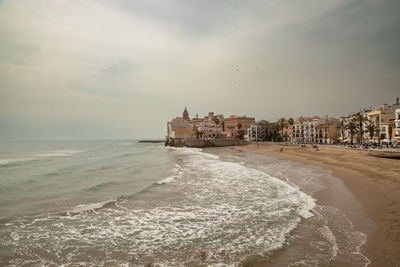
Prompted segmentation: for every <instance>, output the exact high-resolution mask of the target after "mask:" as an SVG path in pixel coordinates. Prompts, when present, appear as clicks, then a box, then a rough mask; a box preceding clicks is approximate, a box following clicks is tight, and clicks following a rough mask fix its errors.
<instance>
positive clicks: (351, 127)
mask: <svg viewBox="0 0 400 267" xmlns="http://www.w3.org/2000/svg"><path fill="white" fill-rule="evenodd" d="M346 129H347V130H349V131H350V139H351V145H353V136H354V133H355V132H356V130H357V125H356V123H355V122H354V121H350V122H349V123H347V125H346Z"/></svg>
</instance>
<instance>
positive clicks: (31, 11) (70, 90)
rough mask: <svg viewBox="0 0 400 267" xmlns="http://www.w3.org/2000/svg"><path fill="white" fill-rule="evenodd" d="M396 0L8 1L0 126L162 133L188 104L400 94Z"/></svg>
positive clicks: (269, 113)
mask: <svg viewBox="0 0 400 267" xmlns="http://www.w3.org/2000/svg"><path fill="white" fill-rule="evenodd" d="M399 6H400V4H399V3H398V1H389V0H384V1H379V2H376V1H372V0H365V1H358V0H352V1H344V0H335V1H311V0H307V1H252V2H251V3H249V2H243V1H236V0H232V1H219V0H218V1H215V0H214V1H211V0H206V1H184V0H171V1H167V2H166V1H158V0H149V1H127V0H115V1H106V0H98V1H90V0H89V1H84V2H76V1H68V0H63V1H50V0H37V1H34V2H32V1H3V2H1V3H0V36H2V38H1V39H0V138H12V137H14V136H17V135H18V138H61V137H62V138H131V137H135V138H140V137H162V136H164V133H165V122H166V121H167V120H168V119H170V118H171V117H173V116H176V115H180V113H181V110H182V109H183V107H184V106H185V105H186V106H187V107H188V109H189V111H190V112H191V113H192V114H195V113H199V115H202V114H205V113H206V112H208V111H210V110H214V111H215V112H217V113H224V114H225V115H229V114H247V115H253V116H256V117H257V119H264V118H265V119H270V120H273V119H277V118H280V117H282V116H285V117H288V116H293V117H295V116H297V115H307V114H309V115H312V114H320V115H324V114H343V113H346V112H352V111H353V110H354V109H356V108H359V107H361V106H365V105H379V104H380V103H381V102H388V101H392V99H394V98H395V97H396V95H395V94H396V93H397V92H398V84H399V79H400V78H399V77H400V75H399V67H400V66H399V62H400V58H399V53H400V52H399V50H398V47H399V44H400V41H399V40H400V39H399V38H400V37H398V34H397V29H398V27H399V24H400V21H399V20H400V19H399V16H398V14H399V10H400V8H399ZM237 69H239V71H236V70H237ZM41 129H43V130H41ZM77 129H80V130H79V131H77Z"/></svg>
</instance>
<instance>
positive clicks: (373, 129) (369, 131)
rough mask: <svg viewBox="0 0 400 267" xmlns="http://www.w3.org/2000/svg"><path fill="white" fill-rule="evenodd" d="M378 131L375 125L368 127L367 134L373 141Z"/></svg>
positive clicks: (371, 124)
mask: <svg viewBox="0 0 400 267" xmlns="http://www.w3.org/2000/svg"><path fill="white" fill-rule="evenodd" d="M375 131H376V127H375V125H374V124H373V123H370V124H368V125H367V132H368V133H369V139H371V140H372V138H374V133H375Z"/></svg>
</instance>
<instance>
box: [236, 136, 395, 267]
mask: <svg viewBox="0 0 400 267" xmlns="http://www.w3.org/2000/svg"><path fill="white" fill-rule="evenodd" d="M281 148H283V150H282V151H281ZM235 149H237V150H240V151H243V152H249V153H255V154H265V155H272V156H278V157H280V158H282V159H286V160H292V161H299V162H302V163H305V164H310V165H315V166H320V167H322V168H324V169H327V170H331V171H332V175H333V176H335V177H337V178H339V179H341V180H342V181H343V182H344V184H345V185H346V186H347V187H348V189H350V191H351V192H352V193H353V194H354V195H355V197H356V198H357V199H358V200H359V201H360V202H361V204H362V206H363V208H364V210H365V213H366V216H367V217H368V218H369V219H371V220H372V221H373V223H371V220H369V219H367V218H365V217H363V216H361V215H360V212H359V211H356V210H352V209H351V208H349V207H352V205H351V204H350V203H346V201H348V200H347V199H342V198H341V192H335V190H334V188H328V189H327V190H325V191H323V192H321V193H320V194H318V195H317V196H316V197H317V202H318V203H320V204H324V205H331V206H334V207H337V208H339V209H342V210H343V211H344V213H345V214H346V215H347V216H348V217H349V218H350V219H351V221H352V222H353V224H354V227H355V228H357V229H359V230H360V231H362V232H364V233H366V234H367V235H368V241H367V244H366V245H364V247H363V248H362V251H363V253H364V254H365V255H366V256H367V257H368V258H369V259H370V260H371V266H400V160H397V159H387V158H377V157H371V156H368V155H366V153H365V152H364V151H362V150H355V149H348V148H344V147H343V148H340V147H332V146H318V150H316V149H314V148H312V147H311V146H310V145H306V146H304V145H303V146H302V145H279V144H276V143H258V144H250V145H247V146H241V147H235Z"/></svg>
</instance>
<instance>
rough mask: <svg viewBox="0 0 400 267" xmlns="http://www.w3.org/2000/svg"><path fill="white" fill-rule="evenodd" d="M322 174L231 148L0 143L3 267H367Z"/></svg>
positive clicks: (356, 235)
mask: <svg viewBox="0 0 400 267" xmlns="http://www.w3.org/2000/svg"><path fill="white" fill-rule="evenodd" d="M329 176H330V173H328V172H326V171H324V170H322V169H320V168H317V167H311V166H304V165H300V164H298V163H294V162H290V161H285V160H281V159H278V158H275V157H269V156H262V155H255V154H250V153H244V152H243V151H240V150H237V149H236V150H234V149H231V148H207V149H196V148H173V147H165V146H164V145H163V144H154V143H139V142H138V141H137V140H111V141H2V142H0V266H331V265H341V266H367V265H368V264H369V263H370V261H369V259H368V258H367V257H366V256H365V255H363V254H362V252H361V247H362V245H364V244H365V243H366V242H367V236H366V235H365V234H364V233H362V232H360V231H357V230H355V229H354V227H353V224H352V222H351V221H350V219H349V218H348V217H347V216H346V215H344V214H343V213H342V212H341V211H340V210H339V209H337V208H334V207H329V206H322V205H318V204H317V201H316V199H314V196H315V194H316V193H317V192H321V190H324V189H326V186H327V179H328V178H329Z"/></svg>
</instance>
